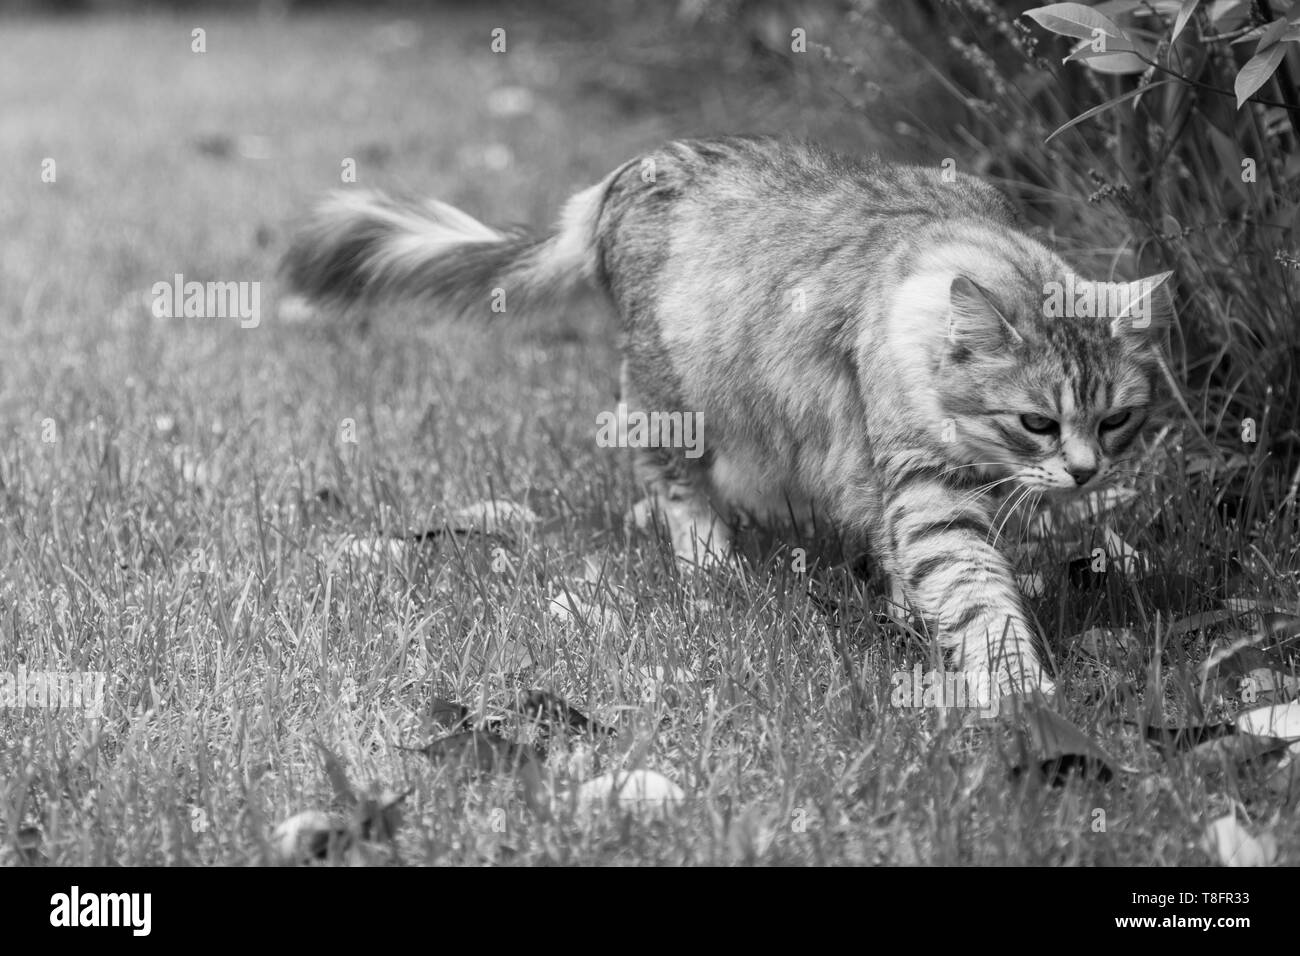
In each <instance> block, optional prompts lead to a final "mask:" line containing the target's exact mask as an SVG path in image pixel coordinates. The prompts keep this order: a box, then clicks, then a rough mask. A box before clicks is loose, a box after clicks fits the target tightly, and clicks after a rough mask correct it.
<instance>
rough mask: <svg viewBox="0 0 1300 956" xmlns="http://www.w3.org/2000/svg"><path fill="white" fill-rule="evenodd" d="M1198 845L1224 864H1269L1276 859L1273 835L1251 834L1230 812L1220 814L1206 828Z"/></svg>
mask: <svg viewBox="0 0 1300 956" xmlns="http://www.w3.org/2000/svg"><path fill="white" fill-rule="evenodd" d="M1201 847H1202V848H1203V849H1204V850H1205V852H1206V853H1208V854H1210V856H1212V857H1214V858H1215V859H1216V860H1218V861H1219V863H1221V864H1222V865H1224V866H1270V865H1272V863H1273V861H1275V860H1276V859H1277V840H1275V839H1274V838H1273V834H1271V833H1267V832H1265V833H1261V834H1260V835H1259V837H1253V836H1251V835H1250V833H1249V832H1248V831H1247V830H1246V828H1245V827H1243V826H1242V825H1241V824H1240V823H1239V822H1237V817H1236V815H1234V814H1229V815H1228V816H1226V817H1220V818H1219V819H1217V820H1215V821H1214V822H1213V823H1211V824H1210V825H1209V826H1208V827H1206V828H1205V835H1204V836H1202V837H1201Z"/></svg>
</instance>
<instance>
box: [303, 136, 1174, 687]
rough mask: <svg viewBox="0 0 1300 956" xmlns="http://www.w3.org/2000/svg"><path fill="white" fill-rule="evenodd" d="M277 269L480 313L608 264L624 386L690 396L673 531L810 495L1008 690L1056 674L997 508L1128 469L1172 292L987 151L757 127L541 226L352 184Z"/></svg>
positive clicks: (668, 455) (678, 149) (575, 203)
mask: <svg viewBox="0 0 1300 956" xmlns="http://www.w3.org/2000/svg"><path fill="white" fill-rule="evenodd" d="M283 271H284V273H285V275H286V276H287V278H288V280H289V282H290V284H291V285H292V286H293V287H294V288H295V289H297V290H298V291H300V292H301V293H303V294H304V295H305V296H307V297H308V298H310V299H312V300H315V301H317V302H319V303H325V304H334V305H343V306H347V305H348V304H350V303H353V302H355V301H357V300H358V299H362V300H373V299H376V298H378V297H382V296H385V295H400V296H427V297H430V298H431V299H433V300H435V301H439V302H441V303H444V304H445V305H447V306H449V307H451V308H453V309H455V310H457V311H460V312H463V313H480V314H482V315H484V316H489V315H491V314H492V312H493V311H496V312H500V311H503V310H504V311H505V312H506V313H507V314H520V313H522V312H526V311H529V310H531V309H533V308H536V307H537V306H538V305H540V304H543V303H545V302H546V301H548V300H550V301H555V300H557V299H562V298H563V297H564V296H566V295H569V294H571V293H572V292H574V291H576V290H578V289H580V288H582V287H584V286H586V287H593V286H594V287H595V288H597V289H599V290H603V291H604V293H605V294H607V296H608V298H609V299H610V300H611V301H612V304H613V306H614V308H615V310H616V311H617V313H618V316H619V318H620V319H621V322H622V328H623V334H624V345H623V349H622V351H623V356H624V357H623V362H622V366H621V370H620V381H621V387H622V396H621V400H620V409H622V408H624V407H626V408H628V409H633V410H642V411H660V412H665V413H674V412H681V413H684V414H694V415H696V416H698V418H699V421H700V425H701V435H702V437H703V453H700V451H699V449H697V450H696V453H695V454H694V455H688V454H686V453H685V451H684V449H682V448H673V447H642V448H638V449H637V451H636V453H635V456H636V470H637V472H638V475H639V477H640V478H641V479H642V480H643V481H644V482H645V484H646V487H647V489H648V491H649V493H650V500H651V501H652V502H653V503H654V505H655V507H656V508H657V509H658V511H659V513H660V514H661V515H662V517H663V518H664V519H666V524H667V527H668V529H669V533H670V535H671V537H672V542H673V546H674V549H675V551H676V552H677V554H678V555H679V556H681V557H682V558H683V559H685V560H690V561H696V562H708V561H716V560H717V559H719V558H721V557H725V556H726V554H727V553H728V551H729V548H730V543H731V531H730V528H731V522H732V519H733V517H734V516H735V515H737V514H742V513H744V514H750V515H754V514H757V515H759V516H760V517H761V516H764V515H766V516H769V517H778V518H779V517H781V516H790V515H794V514H803V513H805V512H806V511H807V509H809V508H815V509H816V512H817V514H818V515H821V516H829V518H830V519H831V521H832V522H833V523H834V524H835V525H836V526H837V527H838V528H839V529H841V530H842V531H843V532H844V533H845V534H846V535H857V536H860V537H863V538H865V539H866V540H867V541H869V542H870V547H871V549H872V551H873V552H874V554H875V557H876V558H877V560H878V562H879V563H880V564H881V565H882V566H883V567H884V569H885V570H886V571H887V572H888V574H889V576H890V578H891V581H892V582H893V585H894V588H895V591H896V592H900V593H901V594H902V595H903V596H904V597H905V599H906V600H907V602H908V603H909V604H910V606H911V607H912V608H913V610H914V611H915V612H916V613H917V615H918V616H919V617H920V618H921V619H922V620H923V621H926V622H928V626H930V627H931V628H933V629H934V630H935V631H936V632H937V639H938V641H939V643H940V646H941V647H942V649H943V650H944V651H945V652H946V653H947V655H948V657H949V659H950V661H951V663H952V665H953V666H955V667H957V668H960V669H964V670H968V671H984V672H985V673H986V674H991V675H995V676H996V680H997V686H998V688H999V690H1000V691H1001V692H1002V693H1007V694H1021V695H1025V694H1035V693H1038V692H1041V693H1044V694H1051V693H1053V692H1054V689H1055V684H1054V681H1053V678H1052V676H1051V675H1050V674H1049V673H1048V670H1047V668H1046V667H1045V666H1044V663H1043V660H1044V657H1043V655H1041V654H1040V652H1039V649H1038V647H1037V642H1038V638H1037V637H1036V635H1035V634H1034V632H1033V629H1032V627H1031V625H1030V623H1029V620H1028V618H1027V615H1026V612H1025V610H1024V608H1023V606H1022V602H1021V596H1020V594H1019V593H1018V590H1017V585H1016V578H1015V575H1014V572H1013V568H1012V565H1011V563H1010V562H1009V560H1008V559H1007V557H1006V556H1005V555H1004V554H1003V553H1001V551H1000V550H999V548H998V544H997V540H998V533H999V531H1000V530H1001V524H1002V522H1003V521H1004V520H1005V518H1006V516H1007V514H1008V513H1009V512H1011V511H1014V510H1016V509H1017V507H1019V506H1022V505H1024V504H1025V502H1026V501H1027V500H1029V499H1034V501H1035V502H1036V500H1037V499H1038V498H1039V497H1041V496H1054V495H1060V494H1068V493H1074V492H1080V491H1088V490H1093V489H1096V488H1098V487H1100V486H1102V485H1103V484H1104V483H1106V482H1108V481H1111V480H1113V479H1115V478H1116V477H1117V476H1119V475H1120V474H1121V473H1122V472H1123V471H1124V470H1125V463H1126V461H1127V460H1128V459H1129V458H1130V457H1131V455H1132V454H1133V452H1134V450H1135V446H1136V444H1137V439H1138V437H1139V435H1140V434H1142V433H1143V430H1144V427H1145V426H1146V425H1147V424H1148V423H1149V420H1150V418H1151V411H1152V408H1153V405H1154V403H1155V401H1156V398H1157V393H1158V386H1159V384H1160V381H1161V379H1160V377H1159V376H1158V374H1157V373H1158V369H1159V356H1160V354H1161V353H1162V349H1163V348H1164V342H1165V341H1166V337H1167V332H1168V328H1169V325H1170V322H1171V320H1172V314H1173V308H1172V299H1171V296H1170V293H1169V289H1168V280H1169V278H1170V275H1171V274H1170V273H1163V274H1161V275H1158V276H1153V277H1150V278H1146V279H1141V280H1138V281H1137V282H1132V283H1122V282H1121V283H1110V282H1090V281H1088V280H1086V279H1083V278H1082V277H1080V276H1078V275H1077V274H1076V273H1074V272H1073V270H1071V269H1070V268H1069V267H1068V266H1067V265H1066V264H1065V263H1064V262H1063V261H1062V260H1061V259H1060V258H1058V257H1057V256H1056V255H1055V254H1054V253H1053V252H1051V251H1050V250H1049V249H1047V248H1046V247H1045V246H1044V245H1042V244H1040V243H1039V242H1037V241H1036V240H1034V239H1033V238H1031V237H1030V236H1029V235H1028V234H1027V233H1026V232H1025V231H1024V230H1023V229H1022V227H1021V226H1020V225H1019V224H1018V220H1017V217H1016V214H1015V212H1014V211H1013V209H1012V207H1011V204H1010V202H1009V200H1008V199H1007V198H1006V196H1005V195H1004V194H1002V193H1001V192H1000V191H999V190H997V189H995V188H994V187H992V186H990V185H988V184H986V183H984V182H982V181H981V180H979V179H977V178H974V177H971V176H967V175H964V174H956V173H954V172H952V171H950V170H941V169H937V168H934V169H932V168H926V167H922V166H907V165H894V164H889V163H886V162H884V161H882V160H879V159H875V158H869V159H863V160H856V159H849V158H845V157H841V156H837V155H835V154H832V153H830V152H827V151H824V150H822V149H820V148H818V147H816V146H814V145H811V144H805V143H798V142H788V141H784V140H779V139H773V138H767V137H726V138H716V139H700V140H683V141H677V142H673V143H669V144H668V145H666V146H664V147H662V148H661V149H658V150H655V151H653V152H651V153H648V154H646V155H645V156H643V157H638V158H635V159H633V160H630V161H628V162H627V163H624V164H623V165H622V166H620V167H619V168H618V169H616V170H615V171H614V172H613V173H611V174H610V175H609V176H607V177H606V178H605V179H604V180H603V181H601V182H600V183H598V184H597V185H595V186H592V187H590V188H588V189H585V190H583V191H581V192H579V193H577V194H576V195H575V196H573V197H572V198H571V199H570V200H569V201H568V202H567V204H566V205H565V206H564V208H563V211H562V214H561V217H560V220H559V223H558V225H557V226H556V228H555V229H554V230H552V231H551V232H549V233H547V234H541V235H534V234H531V233H529V232H527V231H524V230H518V229H516V230H509V231H503V230H497V229H493V228H490V227H488V226H485V225H483V224H482V223H480V222H478V221H477V220H475V219H473V218H471V217H470V216H468V215H467V214H465V213H463V212H461V211H459V210H457V209H455V208H453V207H451V206H448V205H445V204H443V203H438V202H433V201H430V202H427V203H424V204H419V205H416V204H403V203H399V202H395V201H393V200H391V199H389V198H386V197H385V196H382V195H380V194H376V193H371V192H361V191H354V192H344V193H339V194H336V195H335V196H334V197H333V198H331V199H329V200H327V201H326V202H325V203H324V204H323V205H322V206H321V207H320V208H319V209H318V210H317V212H316V213H315V215H314V216H313V217H312V218H311V219H310V220H309V221H308V223H307V224H306V226H305V227H304V229H303V230H302V231H301V232H300V233H299V234H298V236H297V237H296V239H295V240H294V242H293V243H292V244H291V246H290V248H289V250H288V252H287V253H286V255H285V259H284V262H283ZM497 318H498V319H499V316H497Z"/></svg>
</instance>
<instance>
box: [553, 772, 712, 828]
mask: <svg viewBox="0 0 1300 956" xmlns="http://www.w3.org/2000/svg"><path fill="white" fill-rule="evenodd" d="M685 801H686V792H685V791H684V790H682V788H681V787H679V786H677V784H675V783H673V782H672V781H671V780H669V779H668V778H667V777H665V776H664V775H663V774H661V773H656V772H655V771H653V770H633V771H631V772H630V773H607V774H602V775H601V776H599V777H596V778H594V779H592V780H588V781H587V782H586V783H584V784H583V785H582V786H581V787H579V788H578V792H577V804H578V811H579V812H581V813H589V812H591V811H592V810H598V809H602V808H605V807H611V806H612V807H614V808H615V809H617V810H618V811H619V812H621V813H630V814H633V815H634V816H642V817H650V818H661V817H665V816H667V815H668V814H669V813H671V812H672V811H673V810H675V809H677V808H678V807H680V806H681V805H682V804H683V803H685Z"/></svg>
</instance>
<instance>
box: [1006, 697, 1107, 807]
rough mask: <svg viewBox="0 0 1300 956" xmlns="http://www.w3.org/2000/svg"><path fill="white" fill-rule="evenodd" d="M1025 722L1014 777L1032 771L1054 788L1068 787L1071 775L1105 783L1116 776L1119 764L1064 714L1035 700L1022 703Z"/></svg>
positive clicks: (1020, 717) (1019, 711)
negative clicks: (1018, 760)
mask: <svg viewBox="0 0 1300 956" xmlns="http://www.w3.org/2000/svg"><path fill="white" fill-rule="evenodd" d="M1018 716H1019V719H1020V723H1021V734H1020V751H1021V762H1020V763H1019V764H1018V765H1017V766H1015V767H1012V768H1011V774H1012V776H1013V777H1016V778H1021V777H1024V776H1026V775H1028V774H1029V773H1030V772H1031V771H1032V772H1034V773H1036V775H1037V776H1038V778H1039V779H1041V780H1042V781H1044V782H1045V783H1048V784H1049V785H1051V786H1053V787H1059V786H1064V784H1065V782H1066V781H1067V780H1068V779H1069V778H1070V776H1071V775H1078V776H1081V777H1083V778H1085V779H1095V780H1099V781H1101V782H1102V783H1105V782H1106V781H1108V780H1110V779H1111V778H1112V777H1113V776H1114V775H1115V769H1116V764H1115V762H1114V761H1113V760H1112V759H1111V757H1110V755H1109V754H1107V753H1106V751H1104V750H1102V749H1101V747H1100V746H1099V745H1098V744H1097V743H1096V742H1095V741H1093V739H1092V738H1091V737H1089V736H1088V735H1087V734H1085V733H1084V732H1083V731H1082V730H1080V729H1079V728H1078V727H1076V726H1074V725H1073V724H1072V723H1070V722H1069V721H1068V720H1066V719H1065V718H1064V717H1062V716H1061V715H1060V714H1058V713H1056V712H1055V711H1053V710H1050V709H1049V708H1047V707H1046V706H1044V705H1042V704H1039V703H1036V702H1034V701H1032V700H1021V701H1019V704H1018Z"/></svg>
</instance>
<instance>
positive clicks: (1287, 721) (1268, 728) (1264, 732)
mask: <svg viewBox="0 0 1300 956" xmlns="http://www.w3.org/2000/svg"><path fill="white" fill-rule="evenodd" d="M1237 729H1238V730H1239V731H1240V732H1241V733H1243V734H1252V735H1253V736H1256V737H1272V738H1275V739H1278V740H1287V741H1296V740H1300V701H1290V702H1289V703H1285V704H1272V705H1270V706H1268V707H1256V708H1255V709H1254V710H1247V711H1245V712H1243V713H1240V714H1238V715H1237Z"/></svg>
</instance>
